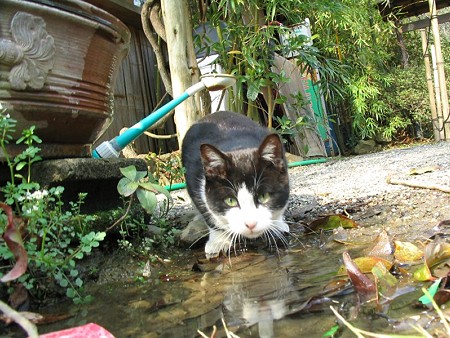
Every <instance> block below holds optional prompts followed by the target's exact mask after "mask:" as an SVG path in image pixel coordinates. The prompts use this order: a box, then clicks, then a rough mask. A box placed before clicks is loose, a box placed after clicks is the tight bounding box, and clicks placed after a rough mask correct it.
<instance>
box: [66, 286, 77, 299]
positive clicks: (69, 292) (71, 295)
mask: <svg viewBox="0 0 450 338" xmlns="http://www.w3.org/2000/svg"><path fill="white" fill-rule="evenodd" d="M75 295H76V292H75V290H74V289H72V288H68V289H67V290H66V296H67V297H68V298H74V297H75Z"/></svg>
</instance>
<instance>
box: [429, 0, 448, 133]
mask: <svg viewBox="0 0 450 338" xmlns="http://www.w3.org/2000/svg"><path fill="white" fill-rule="evenodd" d="M428 3H429V6H430V17H431V28H432V32H433V39H434V48H435V52H436V67H437V72H438V81H439V88H440V94H441V100H442V117H443V130H444V140H450V120H449V106H448V94H447V85H446V83H445V71H444V59H443V57H442V50H441V40H440V35H439V22H438V19H437V14H436V3H435V1H434V0H428Z"/></svg>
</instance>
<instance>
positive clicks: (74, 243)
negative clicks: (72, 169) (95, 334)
mask: <svg viewBox="0 0 450 338" xmlns="http://www.w3.org/2000/svg"><path fill="white" fill-rule="evenodd" d="M0 109H1V107H0ZM16 124H17V121H15V120H14V119H12V118H11V117H10V116H9V114H6V111H5V110H4V109H1V111H0V133H1V134H0V147H1V149H2V151H3V155H4V157H5V160H6V163H7V166H8V168H9V172H10V178H9V180H8V181H7V182H6V184H5V185H4V186H3V187H1V188H0V191H1V192H2V193H3V196H4V200H5V203H6V204H7V205H10V206H12V207H13V208H14V211H15V214H16V215H17V217H16V220H17V221H18V222H20V223H21V233H22V236H23V239H24V241H23V242H24V247H25V250H26V252H27V254H28V269H27V273H25V274H24V275H22V276H21V277H20V278H19V279H18V282H19V283H22V284H23V285H24V286H25V287H26V289H28V291H29V292H30V293H31V294H32V295H33V296H34V297H36V298H37V299H40V298H42V297H43V296H46V295H47V294H48V293H50V292H53V291H54V290H55V286H58V285H59V286H60V287H62V288H63V289H65V294H66V296H67V297H69V298H71V299H72V300H73V301H74V302H75V303H81V302H86V301H89V300H90V297H89V296H85V295H83V284H84V283H83V280H82V279H81V277H80V275H79V271H78V269H77V261H78V260H80V259H82V258H84V257H85V256H86V255H89V254H90V253H91V252H92V250H93V249H94V248H96V247H98V246H99V244H100V241H102V240H103V239H104V238H105V236H106V234H105V233H104V232H94V231H90V226H89V225H90V223H91V221H92V220H93V218H92V216H89V215H83V214H82V213H81V210H80V208H81V205H82V204H83V203H84V199H85V197H86V194H79V198H78V201H76V202H71V203H70V207H69V208H68V210H65V208H64V203H63V202H62V200H61V195H62V193H63V191H64V188H63V187H53V188H51V189H48V190H46V189H41V187H40V186H39V184H38V183H36V182H32V181H31V178H30V177H31V168H32V164H33V163H34V162H36V161H38V160H40V159H41V158H40V157H39V155H38V154H39V151H40V149H39V148H38V147H35V146H34V144H36V143H38V144H39V143H41V140H40V139H39V137H38V136H37V135H35V134H34V127H30V128H29V129H26V130H24V131H23V132H22V137H21V138H19V140H17V141H16V143H19V144H20V143H22V144H25V145H26V146H27V148H26V149H25V150H24V151H23V152H22V153H20V154H19V155H17V156H16V157H14V158H11V157H10V156H9V155H8V151H7V148H6V146H7V144H8V143H9V142H10V141H11V140H12V136H11V135H12V133H13V132H14V128H15V126H16ZM24 169H25V171H26V173H25V174H24V173H23V170H24ZM4 216H5V215H4V214H2V217H1V219H0V234H1V235H2V234H3V233H4V231H5V227H6V217H4ZM12 259H13V256H12V253H11V252H10V251H9V249H8V247H7V246H6V243H5V242H4V241H1V242H0V264H1V265H2V266H3V267H6V266H7V265H10V264H12ZM0 275H3V271H2V272H0Z"/></svg>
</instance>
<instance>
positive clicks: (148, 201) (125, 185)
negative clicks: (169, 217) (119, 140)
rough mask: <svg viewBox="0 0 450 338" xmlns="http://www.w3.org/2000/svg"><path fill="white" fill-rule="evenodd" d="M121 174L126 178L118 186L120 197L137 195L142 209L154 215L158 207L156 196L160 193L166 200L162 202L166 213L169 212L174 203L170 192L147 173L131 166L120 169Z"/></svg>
mask: <svg viewBox="0 0 450 338" xmlns="http://www.w3.org/2000/svg"><path fill="white" fill-rule="evenodd" d="M120 172H121V173H122V175H123V176H124V177H122V178H121V179H120V181H119V183H118V184H117V191H118V192H119V194H120V195H122V196H123V197H130V196H132V195H133V194H136V196H137V199H138V200H139V203H140V205H141V206H142V208H143V209H144V210H145V211H146V212H147V213H149V214H152V213H153V212H154V211H155V210H156V208H157V206H158V199H157V197H156V195H157V194H158V193H160V194H162V195H163V196H164V197H165V198H166V199H165V200H163V202H162V205H163V210H164V212H167V211H168V210H169V208H170V203H171V201H172V198H171V196H170V194H169V192H168V191H167V190H166V189H164V188H163V187H161V186H160V185H159V184H158V183H157V181H156V180H155V179H154V178H153V176H151V175H150V174H149V173H148V172H147V171H138V170H136V167H135V166H134V165H131V166H128V167H126V168H120ZM130 203H131V198H130ZM159 205H161V204H159Z"/></svg>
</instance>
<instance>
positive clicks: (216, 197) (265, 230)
mask: <svg viewBox="0 0 450 338" xmlns="http://www.w3.org/2000/svg"><path fill="white" fill-rule="evenodd" d="M200 153H201V160H202V164H203V170H204V174H205V182H204V184H205V186H204V188H205V189H204V194H205V195H204V198H205V203H206V205H207V208H208V211H209V214H210V216H211V217H212V218H213V220H214V224H215V227H216V228H217V229H220V230H224V231H225V232H226V233H228V235H229V236H230V238H231V236H235V237H234V238H235V239H236V235H239V236H244V237H247V238H256V237H259V236H261V235H263V234H266V235H267V236H270V235H269V232H270V233H271V234H272V235H275V236H277V237H278V236H281V234H282V233H283V232H288V231H289V228H288V226H287V225H286V224H285V223H284V222H283V220H282V215H283V212H284V209H285V208H286V205H287V202H288V198H289V177H288V171H287V162H286V159H285V156H284V149H283V145H282V143H281V140H280V138H279V136H278V135H277V134H270V135H268V136H266V138H265V139H264V140H263V141H262V143H261V145H260V146H259V148H254V149H241V150H234V151H231V152H222V151H220V150H219V149H217V148H216V147H214V146H212V145H209V144H203V145H202V146H201V148H200Z"/></svg>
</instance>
